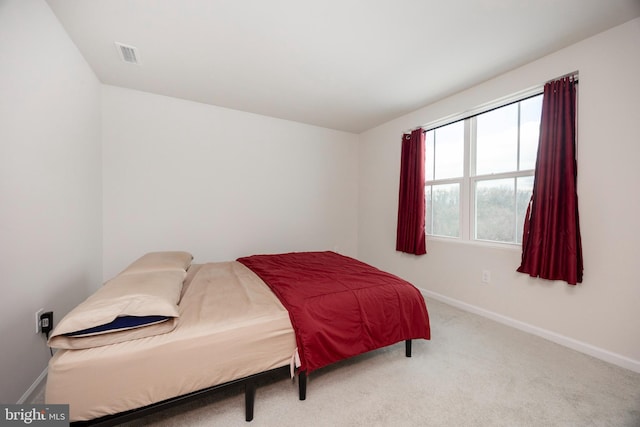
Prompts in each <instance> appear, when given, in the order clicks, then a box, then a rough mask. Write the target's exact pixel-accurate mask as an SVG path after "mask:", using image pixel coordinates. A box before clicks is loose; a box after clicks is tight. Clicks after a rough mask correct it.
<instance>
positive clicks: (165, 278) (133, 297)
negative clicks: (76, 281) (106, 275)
mask: <svg viewBox="0 0 640 427" xmlns="http://www.w3.org/2000/svg"><path fill="white" fill-rule="evenodd" d="M186 274H187V273H186V272H185V271H183V270H173V271H171V270H168V271H155V272H147V273H137V274H126V275H119V276H117V277H115V278H114V279H111V280H109V281H108V282H107V283H105V284H104V286H102V287H101V288H100V289H98V291H97V292H96V293H94V294H93V295H91V296H90V297H89V298H87V299H86V300H85V301H84V302H82V303H80V305H78V306H77V307H76V308H74V309H73V310H71V312H69V314H67V315H66V316H65V317H64V318H63V319H62V320H61V321H60V323H58V325H57V326H56V328H55V329H54V330H53V333H52V334H51V338H50V339H49V345H50V346H51V347H54V348H90V347H97V346H101V345H107V344H114V343H116V342H122V341H127V340H130V339H137V338H143V337H146V336H151V335H157V334H159V333H166V332H169V331H171V330H173V329H174V328H175V326H176V320H177V317H179V312H178V301H179V299H180V293H181V290H182V283H183V281H184V278H185V277H186ZM126 316H134V317H148V316H161V317H166V319H165V320H164V321H157V322H156V323H155V324H151V325H148V326H134V327H131V328H122V327H118V328H117V329H116V330H114V331H106V332H105V331H100V332H97V333H95V334H87V333H83V334H82V335H79V336H71V335H70V334H74V333H78V332H79V331H85V330H88V329H90V328H95V327H100V326H103V325H107V324H110V323H112V322H114V320H116V318H120V317H126Z"/></svg>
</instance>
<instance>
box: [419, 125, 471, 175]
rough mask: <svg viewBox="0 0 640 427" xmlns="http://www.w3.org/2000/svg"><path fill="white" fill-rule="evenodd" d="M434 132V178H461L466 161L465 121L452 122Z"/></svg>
mask: <svg viewBox="0 0 640 427" xmlns="http://www.w3.org/2000/svg"><path fill="white" fill-rule="evenodd" d="M434 132H435V168H434V179H447V178H460V177H461V176H462V173H463V162H464V122H463V121H460V122H455V123H451V124H450V125H447V126H443V127H441V128H438V129H435V130H434ZM427 162H428V160H427Z"/></svg>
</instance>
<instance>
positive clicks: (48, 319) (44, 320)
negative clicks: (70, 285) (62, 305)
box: [40, 311, 53, 337]
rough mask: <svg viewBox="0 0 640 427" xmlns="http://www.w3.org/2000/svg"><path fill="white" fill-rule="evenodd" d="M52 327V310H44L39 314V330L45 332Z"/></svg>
mask: <svg viewBox="0 0 640 427" xmlns="http://www.w3.org/2000/svg"><path fill="white" fill-rule="evenodd" d="M52 329H53V311H45V312H44V313H42V314H41V315H40V332H42V333H43V334H47V337H48V336H49V332H51V330H52Z"/></svg>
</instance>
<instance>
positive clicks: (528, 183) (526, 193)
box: [516, 176, 533, 243]
mask: <svg viewBox="0 0 640 427" xmlns="http://www.w3.org/2000/svg"><path fill="white" fill-rule="evenodd" d="M516 185H517V187H518V192H517V196H516V239H517V240H516V241H517V243H522V227H523V226H524V217H525V215H526V213H527V206H528V205H529V199H531V192H532V191H533V177H532V176H523V177H521V178H517V182H516Z"/></svg>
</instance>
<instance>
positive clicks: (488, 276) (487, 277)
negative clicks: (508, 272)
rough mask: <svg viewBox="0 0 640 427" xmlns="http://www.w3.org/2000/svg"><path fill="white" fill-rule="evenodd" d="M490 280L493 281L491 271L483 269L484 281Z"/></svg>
mask: <svg viewBox="0 0 640 427" xmlns="http://www.w3.org/2000/svg"><path fill="white" fill-rule="evenodd" d="M489 282H491V271H489V270H482V283H489Z"/></svg>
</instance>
